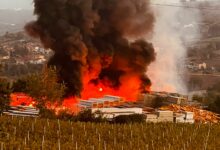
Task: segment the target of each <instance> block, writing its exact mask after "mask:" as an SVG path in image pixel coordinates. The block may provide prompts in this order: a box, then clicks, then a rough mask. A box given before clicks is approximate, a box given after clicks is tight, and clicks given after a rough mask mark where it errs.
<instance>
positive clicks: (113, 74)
mask: <svg viewBox="0 0 220 150" xmlns="http://www.w3.org/2000/svg"><path fill="white" fill-rule="evenodd" d="M34 5H35V14H36V15H37V20H36V21H33V22H30V23H29V24H27V25H26V27H25V28H26V31H27V32H28V33H29V35H31V36H33V37H36V38H40V40H41V42H42V43H43V45H44V47H45V48H50V49H52V50H53V51H54V55H53V56H52V58H51V59H50V60H49V62H48V64H49V65H55V66H56V67H57V69H58V75H59V77H60V82H64V83H65V84H66V86H67V87H68V91H67V93H68V95H73V96H77V97H80V96H81V93H82V91H83V90H84V89H85V86H87V85H88V84H92V85H94V86H96V85H99V84H102V85H104V86H106V87H108V88H112V89H114V90H117V89H120V87H121V86H123V84H126V81H125V79H126V80H127V79H128V80H129V79H130V78H135V79H136V78H138V80H139V81H140V83H138V82H137V83H136V84H138V86H139V91H140V92H146V91H147V88H146V87H148V86H150V85H151V82H150V80H149V78H148V77H147V75H146V74H145V72H146V70H147V66H148V65H149V64H150V63H151V62H152V61H154V60H155V52H154V48H153V46H152V44H150V43H148V42H146V41H145V40H143V39H141V37H143V36H144V35H146V34H149V33H150V32H151V31H152V30H153V26H154V20H155V19H154V15H153V13H152V11H151V9H150V7H149V2H148V0H34ZM128 38H134V39H136V40H135V41H134V42H129V41H128V40H127V39H128ZM123 82H125V83H123ZM90 90H92V89H90Z"/></svg>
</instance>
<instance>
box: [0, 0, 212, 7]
mask: <svg viewBox="0 0 220 150" xmlns="http://www.w3.org/2000/svg"><path fill="white" fill-rule="evenodd" d="M154 1H155V2H158V1H159V2H164V1H165V2H177V1H179V0H154ZM197 1H216V0H197ZM19 8H22V9H32V8H33V1H32V0H0V9H19Z"/></svg>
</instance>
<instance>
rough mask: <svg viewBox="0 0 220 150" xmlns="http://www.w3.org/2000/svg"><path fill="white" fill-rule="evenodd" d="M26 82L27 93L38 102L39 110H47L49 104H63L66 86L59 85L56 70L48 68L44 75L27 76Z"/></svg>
mask: <svg viewBox="0 0 220 150" xmlns="http://www.w3.org/2000/svg"><path fill="white" fill-rule="evenodd" d="M25 80H26V88H25V92H26V93H27V94H29V95H30V96H31V97H33V98H34V99H35V100H36V102H37V107H38V108H40V109H43V108H46V107H45V106H46V104H47V103H58V104H60V103H61V102H62V99H63V96H64V94H65V90H66V86H65V85H64V84H63V83H58V77H57V73H56V69H55V68H46V69H44V70H43V72H42V73H35V74H32V75H29V76H27V77H26V79H25Z"/></svg>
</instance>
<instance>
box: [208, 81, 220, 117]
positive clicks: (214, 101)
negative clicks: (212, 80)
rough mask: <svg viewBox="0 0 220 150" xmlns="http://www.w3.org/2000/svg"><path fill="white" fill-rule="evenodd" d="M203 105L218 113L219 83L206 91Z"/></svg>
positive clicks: (219, 100) (219, 111) (219, 109)
mask: <svg viewBox="0 0 220 150" xmlns="http://www.w3.org/2000/svg"><path fill="white" fill-rule="evenodd" d="M205 104H206V105H207V106H208V109H209V110H210V111H214V112H216V113H220V83H217V84H215V85H214V86H213V87H212V88H210V89H208V91H207V94H206V97H205Z"/></svg>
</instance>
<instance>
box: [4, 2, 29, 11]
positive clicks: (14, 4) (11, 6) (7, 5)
mask: <svg viewBox="0 0 220 150" xmlns="http://www.w3.org/2000/svg"><path fill="white" fill-rule="evenodd" d="M20 8H22V9H32V8H33V4H32V0H0V9H20Z"/></svg>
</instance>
